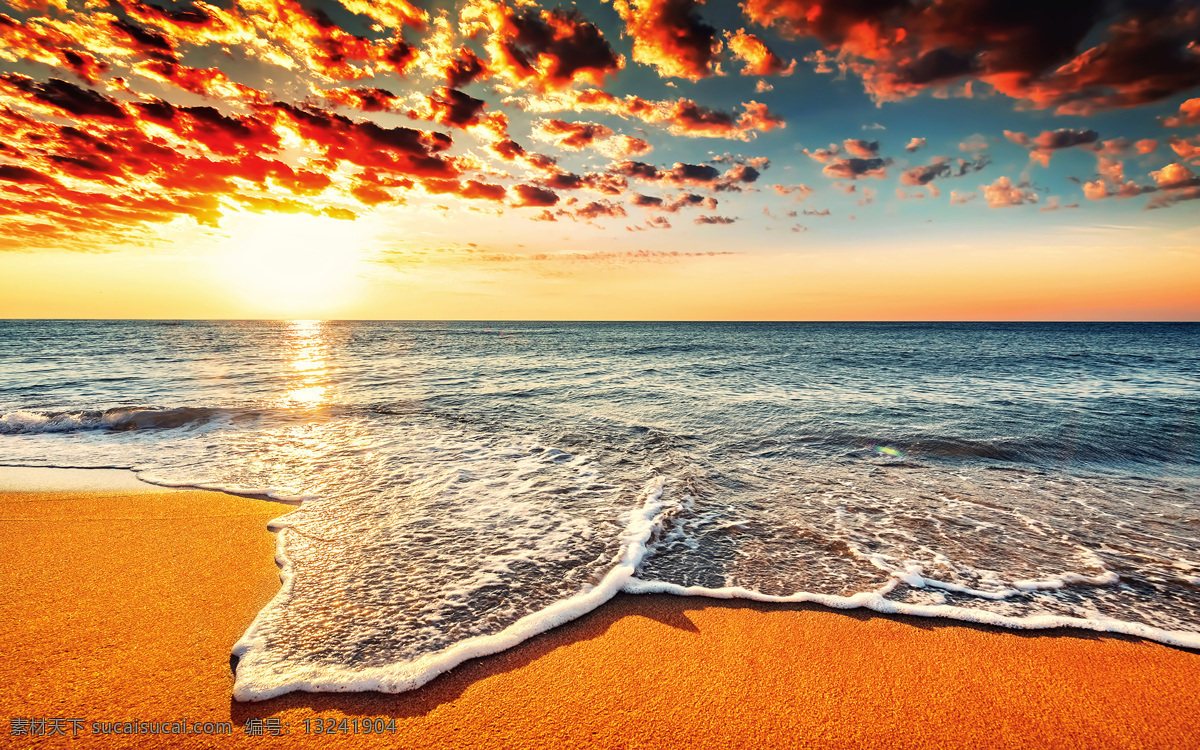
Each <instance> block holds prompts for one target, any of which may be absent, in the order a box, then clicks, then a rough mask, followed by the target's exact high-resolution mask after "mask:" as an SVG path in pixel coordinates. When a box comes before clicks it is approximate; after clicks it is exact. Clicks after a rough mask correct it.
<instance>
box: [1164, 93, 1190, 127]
mask: <svg viewBox="0 0 1200 750" xmlns="http://www.w3.org/2000/svg"><path fill="white" fill-rule="evenodd" d="M1158 121H1159V123H1161V124H1162V126H1163V127H1164V128H1186V127H1190V126H1192V125H1200V97H1198V98H1196V99H1188V100H1187V101H1186V102H1184V103H1183V104H1180V105H1179V114H1177V115H1172V116H1169V117H1160V118H1159V119H1158Z"/></svg>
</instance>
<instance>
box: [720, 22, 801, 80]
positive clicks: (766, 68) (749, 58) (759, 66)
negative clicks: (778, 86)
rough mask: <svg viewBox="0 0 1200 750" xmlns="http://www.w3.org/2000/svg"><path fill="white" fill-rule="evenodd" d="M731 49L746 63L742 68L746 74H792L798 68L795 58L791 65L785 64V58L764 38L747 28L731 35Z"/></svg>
mask: <svg viewBox="0 0 1200 750" xmlns="http://www.w3.org/2000/svg"><path fill="white" fill-rule="evenodd" d="M729 50H730V51H731V52H733V54H735V55H737V56H738V57H739V58H740V59H741V60H743V61H744V62H745V63H746V65H745V67H743V68H742V75H744V76H773V75H782V76H790V75H791V74H792V73H793V72H795V70H796V61H795V60H792V63H791V65H786V64H784V62H783V58H781V57H779V55H776V54H775V53H774V52H772V51H771V49H770V48H769V47H767V45H766V43H765V42H764V41H763V40H761V39H759V38H758V37H756V36H754V35H753V34H747V33H746V30H745V29H740V30H738V31H737V32H736V33H734V34H730V35H729Z"/></svg>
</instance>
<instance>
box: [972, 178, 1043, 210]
mask: <svg viewBox="0 0 1200 750" xmlns="http://www.w3.org/2000/svg"><path fill="white" fill-rule="evenodd" d="M983 195H984V197H985V198H987V202H988V208H1005V207H1007V206H1020V205H1023V204H1026V203H1037V202H1038V196H1037V193H1035V192H1033V191H1032V190H1025V189H1023V187H1022V186H1015V185H1013V184H1012V182H1011V181H1010V180H1009V179H1008V177H999V178H997V180H996V181H995V182H993V183H992V184H991V185H986V186H984V188H983ZM951 202H952V203H953V202H954V200H953V194H952V196H951Z"/></svg>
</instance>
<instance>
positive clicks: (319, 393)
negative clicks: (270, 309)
mask: <svg viewBox="0 0 1200 750" xmlns="http://www.w3.org/2000/svg"><path fill="white" fill-rule="evenodd" d="M327 325H328V323H326V322H325V321H321V320H293V321H291V322H290V323H288V324H287V327H286V328H285V329H284V337H285V338H284V344H285V345H286V346H287V354H288V360H289V364H290V365H291V367H292V373H293V374H292V376H291V378H290V381H289V383H288V390H287V391H286V392H285V393H284V394H283V396H282V397H281V401H282V402H283V403H284V404H287V405H291V406H318V405H320V404H321V403H322V402H323V401H324V400H325V393H326V391H328V390H329V386H328V384H327V383H326V380H327V376H328V372H327V371H326V362H327V360H328V358H329V349H328V346H327V341H326V330H325V329H326V326H327Z"/></svg>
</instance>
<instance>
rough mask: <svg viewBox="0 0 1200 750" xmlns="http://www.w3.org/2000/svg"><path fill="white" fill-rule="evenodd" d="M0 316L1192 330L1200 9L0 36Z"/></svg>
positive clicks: (421, 5)
mask: <svg viewBox="0 0 1200 750" xmlns="http://www.w3.org/2000/svg"><path fill="white" fill-rule="evenodd" d="M0 37H2V39H3V42H2V44H0V70H2V71H3V72H2V74H0V318H43V317H45V318H50V317H57V318H71V317H97V318H260V317H263V318H350V319H356V318H383V319H500V320H503V319H564V320H565V319H582V320H626V319H635V320H636V319H643V320H653V319H659V320H897V319H899V320H904V319H917V320H1031V319H1034V320H1037V319H1040V320H1200V239H1198V238H1200V231H1198V230H1200V212H1198V211H1197V209H1198V208H1200V201H1197V200H1196V199H1197V198H1200V176H1198V175H1200V98H1198V97H1200V7H1198V6H1197V4H1196V3H1195V2H1169V1H1162V2H1136V3H1135V2H1128V1H1126V2H1101V1H1100V0H1077V1H1073V2H1069V3H1066V2H1064V3H1055V2H1044V1H1043V2H1032V1H1029V0H924V1H918V0H855V1H854V2H840V3H835V2H820V1H815V0H745V2H742V3H740V4H739V3H735V2H718V1H717V0H710V2H708V3H703V2H698V1H696V0H580V1H579V2H575V3H570V4H564V5H556V4H549V3H537V2H531V1H530V0H509V2H502V1H498V0H459V1H458V2H449V1H448V0H447V1H445V2H441V1H439V2H423V1H422V0H413V2H408V1H407V0H380V1H372V0H339V1H338V2H334V1H332V0H328V1H327V0H320V1H319V2H308V1H307V0H305V1H304V2H293V0H221V1H220V2H214V3H211V4H210V3H207V2H194V3H170V2H166V1H165V0H163V1H162V2H157V3H141V2H137V1H136V0H116V1H115V2H105V1H104V0H87V2H82V1H80V0H48V2H41V1H39V0H8V2H7V3H6V2H2V1H0Z"/></svg>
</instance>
